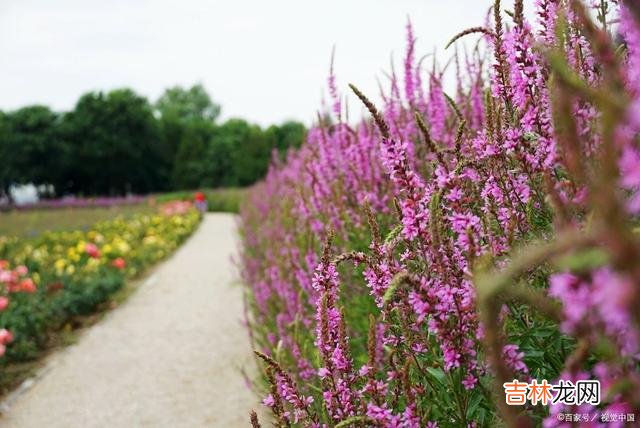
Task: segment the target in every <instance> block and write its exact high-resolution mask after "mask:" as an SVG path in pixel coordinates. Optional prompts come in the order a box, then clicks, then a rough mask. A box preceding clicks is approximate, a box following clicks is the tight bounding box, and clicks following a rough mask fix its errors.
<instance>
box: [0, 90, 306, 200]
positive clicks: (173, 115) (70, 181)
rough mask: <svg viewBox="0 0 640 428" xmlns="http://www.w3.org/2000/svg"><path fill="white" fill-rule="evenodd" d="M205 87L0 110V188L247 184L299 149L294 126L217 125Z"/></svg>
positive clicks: (138, 190)
mask: <svg viewBox="0 0 640 428" xmlns="http://www.w3.org/2000/svg"><path fill="white" fill-rule="evenodd" d="M220 112H221V107H220V105H218V104H216V103H215V102H214V101H213V100H212V99H211V97H210V96H209V94H208V93H207V91H206V90H205V88H204V87H203V86H202V85H200V84H196V85H194V86H192V87H190V88H183V87H180V86H175V87H172V88H169V89H167V90H166V91H165V92H164V94H163V95H162V96H161V97H160V98H159V99H158V100H157V101H156V102H155V103H151V102H150V101H149V100H148V99H146V98H145V97H143V96H141V95H139V94H136V93H135V92H134V91H132V90H131V89H117V90H113V91H110V92H90V93H87V94H85V95H83V96H81V97H80V99H79V100H78V102H77V103H76V105H75V108H74V109H73V110H72V111H70V112H63V113H60V112H55V111H52V110H51V109H50V108H49V107H47V106H42V105H34V106H27V107H23V108H21V109H19V110H16V111H11V112H0V159H2V160H3V165H2V168H1V169H0V194H2V193H4V194H8V193H9V192H8V189H9V187H10V186H11V185H12V184H27V183H33V184H35V185H50V186H49V188H51V186H53V189H54V190H53V192H52V194H50V195H44V196H56V197H59V196H64V195H69V194H74V195H83V196H94V195H123V194H128V193H135V194H146V193H150V192H165V191H171V190H186V189H193V188H203V187H206V188H218V187H235V186H247V185H250V184H252V183H254V182H255V181H257V180H259V179H260V178H262V177H263V176H264V174H265V173H266V171H267V167H268V164H269V162H270V160H271V157H272V154H273V152H274V151H278V152H279V153H281V154H282V153H284V152H286V150H287V149H288V148H290V147H299V146H300V144H301V143H302V141H303V140H304V138H305V134H306V129H305V126H304V125H303V124H302V123H299V122H293V121H291V122H285V123H283V124H279V125H272V126H269V127H267V128H262V127H260V126H258V125H255V124H251V123H248V122H247V121H245V120H243V119H229V120H226V121H224V122H220V121H219V116H220Z"/></svg>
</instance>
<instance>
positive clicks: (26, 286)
mask: <svg viewBox="0 0 640 428" xmlns="http://www.w3.org/2000/svg"><path fill="white" fill-rule="evenodd" d="M18 290H19V291H24V292H25V293H35V292H36V284H35V283H34V282H33V280H32V279H31V278H25V279H23V280H22V281H20V285H19V288H18Z"/></svg>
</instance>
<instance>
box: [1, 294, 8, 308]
mask: <svg viewBox="0 0 640 428" xmlns="http://www.w3.org/2000/svg"><path fill="white" fill-rule="evenodd" d="M7 306H9V299H8V298H7V297H5V296H0V311H4V310H5V309H7Z"/></svg>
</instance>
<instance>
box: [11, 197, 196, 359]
mask: <svg viewBox="0 0 640 428" xmlns="http://www.w3.org/2000/svg"><path fill="white" fill-rule="evenodd" d="M176 205H179V206H176ZM199 221H200V215H199V213H198V212H197V211H196V210H194V209H193V208H192V207H189V206H185V204H184V203H179V204H170V206H163V207H161V211H160V212H159V213H158V214H153V215H150V214H135V215H133V216H131V217H129V218H116V219H114V220H110V221H103V222H100V223H97V224H95V225H94V226H93V227H92V228H91V230H89V231H72V232H46V233H43V234H42V235H41V236H39V237H37V238H35V239H31V240H22V239H18V238H9V237H0V286H2V288H0V327H2V328H3V329H6V331H7V333H9V334H10V337H8V338H7V337H6V333H3V332H4V331H5V330H0V342H2V345H3V346H4V348H3V347H0V353H2V354H4V357H3V358H2V359H0V364H7V363H10V362H14V361H24V360H29V359H32V358H35V357H37V356H38V355H39V352H40V351H41V350H42V349H44V348H46V346H47V343H48V339H49V336H50V334H51V333H52V332H55V331H57V330H58V329H59V328H61V327H62V326H63V325H64V324H65V323H66V322H67V321H68V320H69V319H71V318H73V317H75V316H79V315H87V314H90V313H92V312H93V311H95V310H96V308H97V307H98V305H100V304H101V303H103V302H105V301H106V300H107V299H108V298H109V297H110V296H111V295H113V293H114V292H115V291H117V290H118V289H120V288H121V287H122V285H123V284H124V281H125V280H126V279H128V278H133V277H135V276H138V275H139V274H140V273H142V272H144V270H145V269H147V268H148V267H149V266H151V265H152V264H154V263H156V262H157V261H158V260H161V259H163V258H165V257H166V256H167V255H168V254H170V253H171V252H172V251H173V250H175V249H176V248H177V247H178V246H179V245H180V244H181V243H182V242H183V241H184V240H185V239H186V238H187V237H188V236H189V235H190V234H191V233H192V232H193V231H194V230H195V228H196V227H197V225H198V224H199ZM3 334H4V335H3Z"/></svg>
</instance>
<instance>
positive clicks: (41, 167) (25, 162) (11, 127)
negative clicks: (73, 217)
mask: <svg viewBox="0 0 640 428" xmlns="http://www.w3.org/2000/svg"><path fill="white" fill-rule="evenodd" d="M58 123H59V116H58V115H57V114H56V113H54V112H52V111H51V110H50V109H49V107H46V106H41V105H34V106H28V107H23V108H21V109H19V110H16V111H13V112H11V113H8V114H2V115H0V158H1V159H2V163H3V167H2V172H0V182H1V183H2V188H3V189H4V190H5V191H6V190H7V188H8V186H9V185H10V184H11V183H21V184H24V183H34V184H54V185H56V184H58V183H59V181H60V178H61V169H60V162H61V159H62V157H63V156H64V147H63V145H62V143H61V141H60V139H59V136H58Z"/></svg>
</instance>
